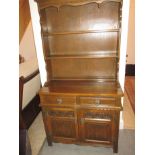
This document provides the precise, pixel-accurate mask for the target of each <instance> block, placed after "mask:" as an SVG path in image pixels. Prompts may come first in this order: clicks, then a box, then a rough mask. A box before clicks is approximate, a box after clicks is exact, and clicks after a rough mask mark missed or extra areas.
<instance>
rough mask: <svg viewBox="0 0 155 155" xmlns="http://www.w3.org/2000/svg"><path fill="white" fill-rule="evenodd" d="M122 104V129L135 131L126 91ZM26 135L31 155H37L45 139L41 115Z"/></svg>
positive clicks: (133, 118)
mask: <svg viewBox="0 0 155 155" xmlns="http://www.w3.org/2000/svg"><path fill="white" fill-rule="evenodd" d="M123 102H124V103H123V120H124V129H135V115H134V112H133V109H132V106H131V104H130V100H129V98H128V96H127V92H126V91H125V96H124V101H123ZM28 133H29V138H30V143H31V148H32V155H38V153H39V151H40V149H41V147H42V145H43V144H44V141H45V137H46V136H45V131H44V125H43V120H42V114H41V113H40V114H39V115H38V116H37V118H36V119H35V121H34V123H33V124H32V126H31V127H30V128H29V131H28Z"/></svg>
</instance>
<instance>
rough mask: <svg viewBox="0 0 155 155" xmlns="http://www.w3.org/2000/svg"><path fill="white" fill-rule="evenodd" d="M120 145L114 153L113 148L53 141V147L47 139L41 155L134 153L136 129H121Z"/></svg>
mask: <svg viewBox="0 0 155 155" xmlns="http://www.w3.org/2000/svg"><path fill="white" fill-rule="evenodd" d="M118 145H119V147H118V149H119V150H118V153H115V154H114V153H113V150H112V148H105V147H93V146H79V145H74V144H61V143H53V146H52V147H51V146H48V144H47V141H45V143H44V144H43V147H42V149H41V150H40V153H39V155H134V154H135V130H127V129H124V130H120V134H119V143H118Z"/></svg>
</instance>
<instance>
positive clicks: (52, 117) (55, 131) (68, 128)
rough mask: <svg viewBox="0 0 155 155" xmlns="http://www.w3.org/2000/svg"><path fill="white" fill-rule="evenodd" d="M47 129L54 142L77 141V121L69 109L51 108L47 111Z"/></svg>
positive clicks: (72, 111)
mask: <svg viewBox="0 0 155 155" xmlns="http://www.w3.org/2000/svg"><path fill="white" fill-rule="evenodd" d="M47 125H48V128H49V129H50V130H51V131H50V132H51V138H52V140H53V141H55V142H59V141H62V140H64V141H65V142H68V143H70V142H73V141H76V140H77V136H78V135H77V120H76V117H75V112H74V110H73V109H71V108H52V109H51V110H48V124H47Z"/></svg>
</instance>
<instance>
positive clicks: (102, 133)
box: [78, 109, 113, 145]
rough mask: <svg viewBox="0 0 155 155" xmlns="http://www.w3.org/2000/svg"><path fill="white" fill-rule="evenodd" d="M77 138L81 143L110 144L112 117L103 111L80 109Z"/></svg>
mask: <svg viewBox="0 0 155 155" xmlns="http://www.w3.org/2000/svg"><path fill="white" fill-rule="evenodd" d="M78 123H79V136H80V139H81V141H83V142H88V143H94V142H95V143H98V144H107V145H111V144H112V138H113V135H112V133H113V132H112V130H113V115H112V114H111V113H110V112H108V111H104V110H97V109H91V110H90V109H80V110H79V111H78Z"/></svg>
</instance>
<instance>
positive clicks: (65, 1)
mask: <svg viewBox="0 0 155 155" xmlns="http://www.w3.org/2000/svg"><path fill="white" fill-rule="evenodd" d="M34 1H36V2H37V3H38V4H39V8H40V9H45V8H47V7H51V6H53V7H57V8H58V10H59V8H60V7H61V6H64V5H70V6H79V5H85V4H89V3H97V4H98V6H99V7H100V4H101V3H103V2H122V0H47V1H45V0H34Z"/></svg>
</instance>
